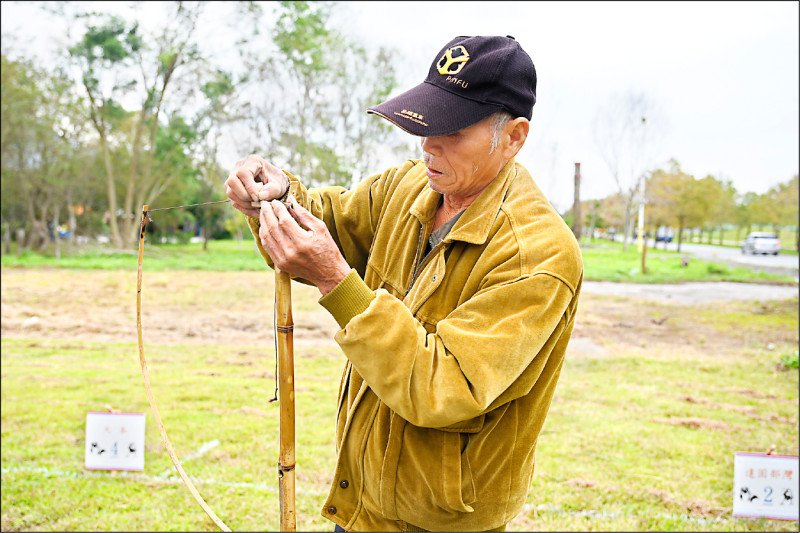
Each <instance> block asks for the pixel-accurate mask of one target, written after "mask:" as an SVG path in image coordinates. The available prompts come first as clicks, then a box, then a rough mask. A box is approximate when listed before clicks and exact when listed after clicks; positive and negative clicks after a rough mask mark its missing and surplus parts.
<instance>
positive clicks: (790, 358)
mask: <svg viewBox="0 0 800 533" xmlns="http://www.w3.org/2000/svg"><path fill="white" fill-rule="evenodd" d="M797 358H798V350H795V351H794V353H785V354H783V355H781V360H780V361H778V368H779V369H780V370H789V369H791V368H797V367H798V362H797Z"/></svg>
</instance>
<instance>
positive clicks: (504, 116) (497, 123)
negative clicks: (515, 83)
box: [489, 109, 514, 154]
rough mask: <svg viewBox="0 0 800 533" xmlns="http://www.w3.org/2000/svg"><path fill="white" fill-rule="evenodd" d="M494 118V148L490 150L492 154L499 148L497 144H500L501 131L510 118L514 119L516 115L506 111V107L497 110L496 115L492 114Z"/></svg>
mask: <svg viewBox="0 0 800 533" xmlns="http://www.w3.org/2000/svg"><path fill="white" fill-rule="evenodd" d="M491 119H492V148H491V150H489V153H490V154H491V153H492V152H494V151H495V150H496V149H497V145H498V144H500V133H502V131H503V128H504V127H505V125H506V124H508V122H509V121H510V120H513V119H514V115H512V114H511V113H509V112H508V111H506V110H505V109H501V110H500V111H497V112H496V113H495V114H494V115H491Z"/></svg>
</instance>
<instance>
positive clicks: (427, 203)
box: [409, 158, 517, 244]
mask: <svg viewBox="0 0 800 533" xmlns="http://www.w3.org/2000/svg"><path fill="white" fill-rule="evenodd" d="M516 177H517V170H516V167H515V160H514V159H513V158H512V159H511V160H510V161H509V162H508V163H507V164H506V166H505V167H503V170H501V171H500V173H499V174H498V175H497V177H495V178H494V179H493V180H492V181H491V183H489V185H488V186H487V187H486V188H485V189H484V190H483V192H481V194H480V195H479V196H478V197H477V198H476V199H475V201H474V202H472V203H471V204H470V206H469V207H468V208H467V209H466V211H464V214H463V215H461V218H459V219H458V222H456V225H455V226H454V227H453V229H452V230H450V233H449V234H448V235H447V237H446V238H445V242H451V241H464V242H468V243H470V244H483V243H484V242H486V239H487V237H488V236H489V230H490V229H491V227H492V224H493V223H494V220H495V218H497V213H498V212H499V211H500V205H501V204H502V203H503V200H504V199H505V197H506V194H507V192H508V188H509V187H510V186H511V183H512V182H513V181H514V179H515V178H516ZM441 197H442V195H441V194H440V193H438V192H436V191H434V190H433V189H431V188H430V186H429V185H427V184H426V185H425V187H424V188H423V189H422V192H420V194H419V196H418V197H417V199H416V200H415V201H414V203H413V204H412V205H411V209H410V210H409V212H410V213H411V214H412V215H414V216H415V217H416V218H417V219H418V220H419V221H420V223H421V224H426V223H428V222H430V221H431V219H433V217H434V216H435V215H436V210H437V209H438V207H439V201H440V199H441Z"/></svg>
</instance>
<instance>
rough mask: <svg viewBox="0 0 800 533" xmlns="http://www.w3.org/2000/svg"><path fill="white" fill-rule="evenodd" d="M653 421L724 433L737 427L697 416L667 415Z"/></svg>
mask: <svg viewBox="0 0 800 533" xmlns="http://www.w3.org/2000/svg"><path fill="white" fill-rule="evenodd" d="M655 422H660V423H662V424H669V425H670V426H683V427H687V428H691V429H709V430H711V431H723V432H725V433H730V432H731V431H736V430H737V429H738V428H736V427H733V426H730V425H728V424H726V423H725V422H722V421H720V420H710V419H707V418H697V417H688V418H683V417H677V416H673V417H669V418H656V419H655Z"/></svg>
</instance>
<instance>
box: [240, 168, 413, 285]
mask: <svg viewBox="0 0 800 533" xmlns="http://www.w3.org/2000/svg"><path fill="white" fill-rule="evenodd" d="M413 166H414V162H413V161H411V160H409V161H407V162H406V163H405V164H404V165H403V166H401V167H393V168H390V169H388V170H386V171H384V172H383V173H381V174H375V175H373V176H370V177H369V178H367V179H366V180H364V181H362V182H361V183H359V184H358V185H356V186H355V187H353V188H352V189H350V190H348V189H345V188H343V187H334V186H328V187H319V188H315V189H307V188H306V187H305V186H304V185H303V184H302V183H301V182H300V181H299V180H298V179H297V178H296V177H294V176H293V175H291V174H289V173H288V172H286V175H287V176H288V177H289V192H290V193H291V194H292V195H293V196H294V197H295V199H296V200H297V201H298V202H299V203H300V205H302V206H303V207H305V208H306V209H308V210H309V211H310V212H311V213H312V214H313V215H314V216H315V217H317V218H319V219H321V220H322V221H323V222H325V225H326V226H327V227H328V231H329V232H330V233H331V236H332V237H333V240H334V241H335V242H336V245H337V246H338V247H339V251H341V252H342V255H343V256H344V258H345V260H346V261H347V263H348V264H349V265H350V266H351V267H353V268H354V269H355V270H356V271H357V272H358V273H359V275H360V276H361V277H362V278H363V277H364V273H365V270H366V265H367V258H368V256H369V249H370V246H371V245H372V238H373V236H374V235H375V227H376V225H377V223H378V220H379V218H380V213H381V209H382V208H383V202H384V199H385V198H387V197H388V195H389V194H391V190H392V189H394V187H396V186H397V181H398V180H397V179H396V178H397V177H398V176H402V175H403V174H405V173H406V172H407V171H408V169H410V168H411V167H413ZM247 223H248V225H249V226H250V231H251V232H252V234H253V236H254V237H255V240H256V245H257V246H258V251H259V252H260V253H261V255H262V257H263V258H264V260H265V261H266V262H267V264H268V265H269V266H270V267H274V266H275V265H274V264H273V262H272V259H271V258H270V257H269V255H268V254H267V252H266V251H265V250H264V248H263V247H262V246H261V239H259V237H258V228H259V225H260V223H259V219H258V218H257V217H247ZM298 281H302V282H304V283H308V281H306V280H298Z"/></svg>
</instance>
